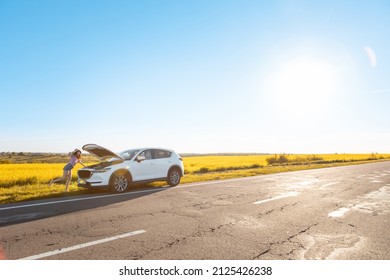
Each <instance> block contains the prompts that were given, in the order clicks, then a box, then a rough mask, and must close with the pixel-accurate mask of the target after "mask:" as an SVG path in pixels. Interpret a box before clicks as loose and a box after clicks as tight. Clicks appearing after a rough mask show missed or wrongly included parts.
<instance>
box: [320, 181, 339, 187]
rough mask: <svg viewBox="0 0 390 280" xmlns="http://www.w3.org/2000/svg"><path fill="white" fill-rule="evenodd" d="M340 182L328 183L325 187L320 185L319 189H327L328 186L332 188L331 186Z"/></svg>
mask: <svg viewBox="0 0 390 280" xmlns="http://www.w3.org/2000/svg"><path fill="white" fill-rule="evenodd" d="M339 183H340V182H332V183H328V184H325V185H322V186H321V188H325V187H329V186H333V185H336V184H339Z"/></svg>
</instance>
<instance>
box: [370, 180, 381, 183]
mask: <svg viewBox="0 0 390 280" xmlns="http://www.w3.org/2000/svg"><path fill="white" fill-rule="evenodd" d="M371 183H383V181H381V180H373V181H371Z"/></svg>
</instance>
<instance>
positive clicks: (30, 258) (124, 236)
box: [19, 230, 145, 260]
mask: <svg viewBox="0 0 390 280" xmlns="http://www.w3.org/2000/svg"><path fill="white" fill-rule="evenodd" d="M144 232H145V230H137V231H132V232H128V233H125V234H122V235H117V236H113V237H108V238H104V239H100V240H96V241H92V242H87V243H84V244H79V245H75V246H72V247H67V248H63V249H58V250H54V251H50V252H46V253H42V254H39V255H35V256H29V257H25V258H21V259H19V260H38V259H43V258H46V257H50V256H54V255H58V254H62V253H66V252H70V251H74V250H78V249H82V248H85V247H89V246H94V245H98V244H102V243H105V242H110V241H114V240H118V239H121V238H126V237H129V236H133V235H137V234H141V233H144Z"/></svg>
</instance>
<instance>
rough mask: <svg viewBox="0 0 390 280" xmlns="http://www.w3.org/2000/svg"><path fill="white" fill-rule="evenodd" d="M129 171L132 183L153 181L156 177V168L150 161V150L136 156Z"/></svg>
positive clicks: (151, 160)
mask: <svg viewBox="0 0 390 280" xmlns="http://www.w3.org/2000/svg"><path fill="white" fill-rule="evenodd" d="M138 159H142V160H138ZM131 169H132V170H131V175H132V176H133V181H144V180H151V179H154V178H155V177H156V175H155V173H156V166H155V164H154V162H153V159H152V150H151V149H146V150H143V151H142V152H140V153H139V154H138V156H137V157H136V158H135V159H134V160H133V162H132V168H131Z"/></svg>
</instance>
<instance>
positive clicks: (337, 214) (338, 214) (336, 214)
mask: <svg viewBox="0 0 390 280" xmlns="http://www.w3.org/2000/svg"><path fill="white" fill-rule="evenodd" d="M349 210H351V209H350V208H345V207H342V208H340V209H338V210H336V211H333V212H330V213H329V214H328V216H329V217H332V218H340V217H342V216H344V215H345V213H347V212H348V211H349Z"/></svg>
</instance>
